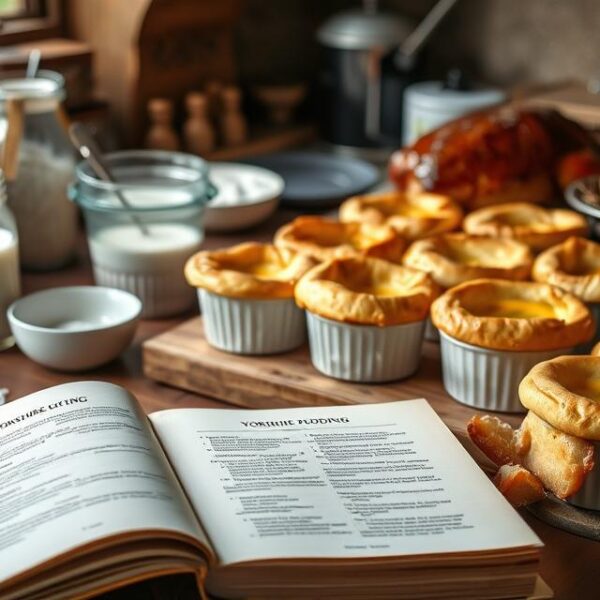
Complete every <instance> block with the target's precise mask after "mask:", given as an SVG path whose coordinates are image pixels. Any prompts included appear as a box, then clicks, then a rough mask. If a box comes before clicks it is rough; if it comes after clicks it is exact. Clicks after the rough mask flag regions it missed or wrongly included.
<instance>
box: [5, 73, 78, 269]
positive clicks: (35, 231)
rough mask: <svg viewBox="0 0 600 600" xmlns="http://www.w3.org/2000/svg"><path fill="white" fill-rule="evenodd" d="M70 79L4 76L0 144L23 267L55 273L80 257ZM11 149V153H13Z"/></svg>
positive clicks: (41, 75)
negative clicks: (66, 102)
mask: <svg viewBox="0 0 600 600" xmlns="http://www.w3.org/2000/svg"><path fill="white" fill-rule="evenodd" d="M64 97H65V92H64V79H63V78H62V76H61V75H59V74H58V73H54V72H52V71H39V72H38V75H37V76H36V77H34V78H30V79H26V78H25V77H24V75H23V73H22V72H21V73H19V72H6V73H2V74H0V143H2V145H3V146H4V150H5V152H4V164H3V168H4V176H5V179H6V181H7V192H8V205H9V206H10V209H11V210H12V212H13V214H14V216H15V219H16V223H17V230H18V233H19V257H20V260H21V265H22V266H23V267H24V268H26V269H32V270H43V271H47V270H52V269H56V268H60V267H62V266H64V265H66V264H67V263H68V262H70V260H71V259H72V258H73V256H74V252H75V245H76V241H77V231H78V219H77V207H76V206H74V205H73V203H72V202H69V199H68V197H67V186H68V184H69V183H70V182H71V181H72V180H73V176H74V171H75V155H74V151H73V147H72V145H71V143H70V141H69V139H68V136H67V134H66V131H65V128H64V126H63V124H62V119H63V117H62V113H61V108H60V104H61V101H62V100H63V99H64ZM8 150H11V152H8Z"/></svg>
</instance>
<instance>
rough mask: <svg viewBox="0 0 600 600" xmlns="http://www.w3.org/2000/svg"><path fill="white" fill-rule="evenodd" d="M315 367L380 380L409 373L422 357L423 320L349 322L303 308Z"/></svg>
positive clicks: (348, 376)
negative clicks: (384, 324) (383, 324)
mask: <svg viewBox="0 0 600 600" xmlns="http://www.w3.org/2000/svg"><path fill="white" fill-rule="evenodd" d="M306 317H307V325H308V339H309V343H310V355H311V359H312V362H313V365H314V366H315V368H316V369H317V370H319V371H321V373H324V374H325V375H328V376H329V377H335V378H336V379H344V380H346V381H357V382H363V383H367V382H373V383H375V382H383V381H393V380H396V379H403V378H404V377H408V376H409V375H412V374H413V373H414V372H415V371H416V370H417V368H418V366H419V362H420V360H421V346H422V344H423V334H424V332H425V321H424V320H423V321H416V322H414V323H407V324H404V325H391V326H388V327H377V326H375V325H351V324H349V323H341V322H338V321H333V320H330V319H325V318H323V317H320V316H318V315H315V314H313V313H311V312H309V311H307V312H306Z"/></svg>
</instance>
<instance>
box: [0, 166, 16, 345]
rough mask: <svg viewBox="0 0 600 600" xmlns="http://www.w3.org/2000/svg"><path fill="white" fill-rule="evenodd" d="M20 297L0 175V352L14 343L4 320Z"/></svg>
mask: <svg viewBox="0 0 600 600" xmlns="http://www.w3.org/2000/svg"><path fill="white" fill-rule="evenodd" d="M20 295H21V278H20V274H19V244H18V238H17V225H16V222H15V219H14V217H13V215H12V213H11V212H10V210H9V208H8V206H7V205H6V191H5V188H4V180H3V179H2V175H1V174H0V350H4V349H5V348H10V347H11V346H12V345H13V344H14V343H15V340H14V338H13V336H12V334H11V331H10V327H9V325H8V320H7V318H6V309H7V308H8V307H9V306H10V305H11V304H12V303H13V302H14V301H15V300H16V299H17V298H18V297H19V296H20Z"/></svg>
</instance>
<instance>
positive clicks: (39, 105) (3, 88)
mask: <svg viewBox="0 0 600 600" xmlns="http://www.w3.org/2000/svg"><path fill="white" fill-rule="evenodd" d="M64 97H65V80H64V78H63V76H62V75H60V74H59V73H56V72H55V71H38V74H37V76H36V77H31V78H27V77H25V76H24V72H23V71H7V72H5V73H2V74H0V103H2V102H4V101H6V100H23V101H24V109H25V112H27V113H42V112H48V111H52V110H54V108H55V107H56V103H57V102H58V101H60V100H62V99H63V98H64Z"/></svg>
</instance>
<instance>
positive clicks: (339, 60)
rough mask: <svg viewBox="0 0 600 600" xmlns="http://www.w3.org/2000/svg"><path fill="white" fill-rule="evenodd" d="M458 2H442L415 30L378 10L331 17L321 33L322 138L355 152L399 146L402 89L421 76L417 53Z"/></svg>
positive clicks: (367, 4)
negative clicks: (354, 149)
mask: <svg viewBox="0 0 600 600" xmlns="http://www.w3.org/2000/svg"><path fill="white" fill-rule="evenodd" d="M455 1H456V0H440V1H439V2H438V3H437V4H436V5H435V6H434V8H433V9H432V10H431V11H430V13H429V14H428V15H427V16H426V17H425V19H424V20H423V21H422V22H421V23H420V24H419V25H418V26H417V27H416V28H415V27H414V25H413V24H412V23H411V22H410V21H408V20H407V19H405V18H403V17H400V16H398V15H394V14H391V13H383V12H380V11H378V10H377V6H376V3H375V2H373V1H371V2H365V5H364V8H363V10H353V11H348V12H343V13H340V14H338V15H335V16H333V17H332V18H331V19H329V20H328V21H327V22H325V23H324V24H323V26H322V27H321V28H320V29H319V31H318V33H317V38H318V40H319V43H320V45H321V51H322V69H321V74H320V84H321V85H320V87H321V101H320V121H321V129H322V134H323V136H324V138H325V139H326V140H327V141H329V142H331V143H333V144H335V145H337V146H344V147H354V148H382V147H390V148H393V147H398V146H399V145H400V144H401V141H402V100H403V95H404V89H405V88H406V87H407V86H408V85H409V84H410V83H412V82H413V81H415V80H416V79H417V78H418V75H419V71H420V69H419V62H420V61H419V55H420V50H421V48H422V46H423V44H424V42H425V41H426V39H427V38H428V37H429V35H430V34H431V32H432V31H433V29H434V28H435V27H436V26H437V24H438V23H439V22H440V21H441V19H442V18H443V16H444V15H445V14H446V13H447V12H448V10H449V9H450V8H451V6H452V5H453V4H454V3H455Z"/></svg>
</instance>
